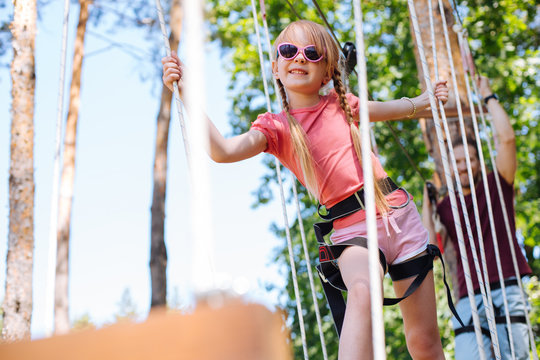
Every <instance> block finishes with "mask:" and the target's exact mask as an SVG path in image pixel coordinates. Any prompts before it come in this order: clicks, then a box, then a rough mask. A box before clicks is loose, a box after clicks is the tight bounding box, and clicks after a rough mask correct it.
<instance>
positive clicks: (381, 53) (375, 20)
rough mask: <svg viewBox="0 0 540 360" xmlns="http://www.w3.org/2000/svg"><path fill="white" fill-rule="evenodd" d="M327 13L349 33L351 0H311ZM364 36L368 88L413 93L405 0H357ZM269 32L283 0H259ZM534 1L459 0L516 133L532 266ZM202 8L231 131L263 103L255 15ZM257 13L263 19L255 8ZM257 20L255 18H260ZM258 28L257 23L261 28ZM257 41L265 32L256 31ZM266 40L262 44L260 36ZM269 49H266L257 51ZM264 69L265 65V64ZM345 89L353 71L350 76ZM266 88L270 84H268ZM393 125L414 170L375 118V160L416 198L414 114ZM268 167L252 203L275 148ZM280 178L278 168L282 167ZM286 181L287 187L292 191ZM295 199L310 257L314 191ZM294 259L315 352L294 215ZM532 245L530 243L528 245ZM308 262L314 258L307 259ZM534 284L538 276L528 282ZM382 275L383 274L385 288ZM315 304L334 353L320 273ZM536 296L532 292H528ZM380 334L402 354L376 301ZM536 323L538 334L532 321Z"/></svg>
mask: <svg viewBox="0 0 540 360" xmlns="http://www.w3.org/2000/svg"><path fill="white" fill-rule="evenodd" d="M291 3H293V4H294V7H295V10H296V12H297V13H298V14H300V15H301V16H302V17H303V18H306V19H310V20H314V21H317V22H319V23H323V22H322V20H320V18H319V16H318V14H317V11H316V10H315V8H314V6H313V5H312V2H310V1H291ZM319 4H320V6H321V8H322V9H323V11H324V13H325V15H326V17H327V18H328V21H329V22H330V23H331V24H332V26H333V28H334V31H335V33H336V36H337V37H338V39H340V40H341V43H344V42H345V41H354V31H353V23H352V19H353V13H352V9H351V4H350V2H333V1H329V0H324V1H319ZM362 6H363V13H364V29H365V34H364V37H365V42H366V46H367V51H366V53H367V54H366V56H367V69H368V83H369V84H368V85H369V90H370V92H371V94H372V97H373V98H374V99H376V100H389V99H393V98H399V97H402V96H408V97H413V96H416V95H418V94H419V92H420V90H419V85H418V80H417V67H416V62H415V58H414V53H413V46H414V45H413V42H412V39H411V33H410V24H409V15H408V12H407V4H406V1H404V0H382V1H369V2H363V4H362ZM266 8H267V19H268V26H269V29H270V38H271V39H273V38H275V37H276V36H277V34H278V33H279V31H280V30H281V29H283V27H285V26H286V25H287V24H288V23H290V22H291V21H294V20H295V19H296V17H295V15H293V12H292V11H291V9H290V8H289V6H288V5H287V3H286V2H284V1H276V0H269V1H266ZM537 11H538V9H537V7H536V5H535V2H534V1H533V0H526V1H520V2H514V1H511V0H505V1H497V2H491V1H485V0H476V1H469V2H461V4H460V12H462V14H463V15H465V17H463V16H462V19H463V20H464V24H465V27H467V29H468V30H469V34H470V38H471V39H474V40H471V47H472V49H473V52H474V55H475V58H476V63H477V66H478V69H479V70H480V71H481V72H482V73H483V74H485V75H486V76H488V77H490V78H491V79H493V82H492V88H493V89H494V91H496V92H497V93H498V94H499V97H500V99H501V102H502V103H503V104H504V105H505V107H506V110H507V111H508V112H509V114H510V115H511V117H512V121H513V125H514V129H515V130H516V137H517V142H518V162H519V164H520V166H519V169H518V174H517V178H516V187H517V189H518V194H517V196H516V201H517V205H516V211H517V217H516V220H517V227H518V229H519V232H520V233H521V235H522V237H523V239H524V243H525V248H526V252H527V256H528V259H529V261H530V264H531V266H532V268H533V271H534V273H535V274H539V273H540V259H538V255H537V257H536V258H535V257H534V256H533V252H534V251H537V252H539V251H540V248H539V244H540V226H539V224H540V215H538V208H539V205H540V203H539V200H538V199H539V198H540V196H539V195H540V194H539V192H540V184H539V180H538V172H539V170H540V141H539V139H538V136H539V135H538V131H537V130H536V129H537V127H538V119H539V118H540V117H539V115H540V109H539V107H538V100H539V99H538V89H539V86H538V85H539V83H540V78H539V75H538V72H537V70H534V69H535V68H536V69H537V68H538V58H539V54H538V42H539V41H540V40H539V39H540V38H539V37H538V26H539V24H540V23H539V21H538V20H537ZM208 18H209V22H210V29H211V38H212V40H216V41H218V42H219V43H220V44H221V46H222V49H223V55H224V57H226V59H227V61H225V63H227V64H228V65H227V70H228V71H230V73H231V74H232V76H231V79H232V80H231V84H230V87H229V89H230V93H231V97H232V99H231V100H232V108H231V112H230V119H231V124H232V125H233V127H234V131H235V133H241V132H244V131H246V130H247V129H249V126H250V124H251V122H252V121H253V120H255V119H256V117H257V115H258V114H260V113H263V112H265V111H266V108H265V104H264V100H263V86H262V76H261V74H260V67H259V66H260V65H259V61H258V54H257V48H256V44H257V41H256V38H255V35H254V33H255V31H254V24H253V18H252V13H251V8H250V4H249V2H238V1H231V0H221V1H217V0H214V1H209V2H208ZM259 21H261V19H260V18H259ZM261 23H262V22H261ZM261 31H263V30H261ZM262 36H263V44H264V43H265V41H264V33H263V35H262ZM263 47H264V45H263ZM265 56H267V55H265ZM266 73H267V75H268V76H267V77H269V75H270V71H269V68H268V67H267V69H266ZM350 82H351V88H352V89H353V92H357V91H355V90H354V89H356V84H357V80H356V78H355V77H354V76H353V77H352V78H351V79H350ZM270 92H271V96H272V98H274V97H273V89H272V87H270ZM273 109H274V111H279V109H280V108H279V100H275V102H274V104H273ZM391 126H392V128H393V129H394V130H395V132H396V133H397V134H398V137H399V142H400V143H401V145H402V146H403V147H404V148H405V149H406V151H407V153H408V155H409V156H410V157H411V158H412V159H413V161H414V162H415V163H416V165H417V166H418V167H419V168H420V172H421V174H422V176H420V175H419V174H418V173H417V172H416V170H415V169H414V167H413V166H412V165H410V163H409V162H408V160H407V158H406V156H405V154H404V152H403V150H402V149H401V147H399V146H398V145H397V143H396V141H395V140H394V137H393V135H392V131H391V130H390V128H389V127H388V126H387V125H385V124H384V123H377V124H374V131H375V134H376V138H377V145H378V148H379V153H380V154H381V160H382V162H383V165H384V167H385V169H386V171H387V172H388V174H389V175H390V176H391V177H392V178H394V179H395V180H396V181H397V182H398V183H400V184H402V185H403V186H404V187H406V188H407V189H408V190H409V192H410V193H412V194H413V195H416V201H417V202H420V201H421V197H420V194H422V189H423V183H424V181H423V179H422V177H425V178H429V177H430V176H431V173H432V171H433V168H434V165H433V164H432V162H431V161H430V159H429V158H428V154H427V152H426V149H425V146H424V144H423V137H422V133H421V129H420V126H419V124H418V122H417V121H402V122H393V123H392V124H391ZM264 162H265V164H266V165H267V167H268V170H267V172H266V173H265V174H263V175H262V178H261V186H260V187H259V189H258V190H257V192H256V193H255V194H254V195H255V196H256V199H257V200H256V202H255V205H254V206H258V205H260V204H265V203H267V202H269V201H270V200H272V198H273V195H272V190H271V187H272V186H273V185H275V183H276V181H277V179H276V177H275V165H274V161H273V158H271V157H268V156H267V157H265V158H264ZM284 178H286V177H285V176H284ZM291 194H292V191H290V192H289V194H287V195H288V196H287V198H288V201H289V202H290V201H292V200H291ZM299 196H300V202H301V209H302V216H303V218H304V227H305V229H306V231H307V234H306V235H307V238H308V239H309V240H308V247H309V254H310V258H311V259H316V258H317V256H318V251H317V246H316V243H315V241H313V240H312V239H314V234H313V230H312V224H313V223H314V222H316V221H317V220H318V219H317V218H316V217H315V211H314V209H315V208H316V207H315V205H316V204H314V203H313V201H312V200H311V199H310V198H309V196H308V195H307V194H306V192H305V189H301V190H300V194H299ZM273 229H274V231H275V233H276V235H277V236H279V237H280V238H282V239H284V238H285V231H284V229H283V228H282V227H281V226H280V225H275V224H274V226H273ZM291 236H292V241H293V253H294V260H295V264H296V268H297V274H298V281H299V288H300V289H299V291H300V294H299V297H300V299H301V303H302V304H303V306H304V308H303V310H302V312H303V317H304V321H305V324H306V334H307V343H308V349H309V350H308V352H309V355H310V356H312V357H313V358H321V355H320V354H321V345H320V342H319V334H318V330H317V323H316V321H315V314H314V311H313V309H314V306H315V305H313V300H312V296H311V292H310V289H309V281H308V279H307V266H309V265H308V264H307V263H306V261H305V260H304V258H303V249H302V245H301V241H300V234H299V230H298V221H295V222H294V224H292V226H291ZM535 249H536V250H535ZM275 261H276V262H277V263H280V264H282V265H283V267H282V268H283V269H284V270H283V271H284V275H288V284H289V285H291V286H288V287H287V288H286V289H285V290H284V292H283V294H282V297H281V300H282V305H283V307H285V308H286V309H287V312H288V314H289V323H291V327H292V337H293V342H294V344H295V358H302V357H303V351H302V345H301V339H300V330H299V325H298V321H297V309H296V302H295V300H294V299H295V294H294V292H293V287H292V284H291V282H292V277H291V276H290V271H289V270H290V265H289V264H288V252H287V246H286V244H285V240H284V243H283V246H282V247H281V248H278V249H276V252H275ZM311 266H313V265H311ZM441 276H442V270H441V269H440V268H438V266H436V267H435V278H436V292H437V299H438V314H439V325H440V333H441V338H442V341H443V347H444V349H445V352H446V355H447V357H449V358H452V357H453V332H452V330H451V326H450V321H449V319H450V313H449V310H448V307H447V305H446V295H445V291H444V288H443V285H442V280H441ZM536 284H537V282H536ZM389 287H390V282H389V280H388V279H385V288H389ZM315 288H316V292H317V294H318V295H317V296H318V306H319V308H320V311H321V315H322V317H323V328H324V329H323V330H324V333H325V339H326V344H327V350H328V355H329V359H336V358H337V346H338V339H337V335H336V333H335V331H334V328H333V323H332V320H331V316H330V314H329V311H328V308H327V306H326V300H325V299H324V296H323V295H322V289H321V286H320V284H319V282H318V281H316V282H315ZM530 294H531V295H532V296H533V298H534V299H537V297H538V286H536V287H534V288H532V289H530ZM534 296H536V297H534ZM532 305H533V307H534V309H535V310H534V311H533V314H536V315H534V316H536V317H535V319H536V323H537V322H538V317H537V316H538V309H539V306H540V304H539V302H538V301H535V302H534V303H533V304H532ZM384 320H385V330H386V344H387V353H388V356H389V358H392V359H410V356H409V355H408V352H407V351H406V344H405V340H404V335H403V330H402V321H401V315H400V313H399V310H398V308H397V307H390V308H386V309H385V311H384ZM535 332H536V334H537V336H538V334H539V329H538V328H536V329H535Z"/></svg>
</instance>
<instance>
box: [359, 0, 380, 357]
mask: <svg viewBox="0 0 540 360" xmlns="http://www.w3.org/2000/svg"><path fill="white" fill-rule="evenodd" d="M353 6H354V24H355V26H354V27H355V32H356V58H357V64H358V96H359V99H360V132H361V134H362V171H363V174H364V191H365V193H364V199H365V202H366V204H365V205H366V223H367V237H368V252H369V287H370V298H371V327H372V341H373V356H374V357H373V358H374V359H375V360H381V359H382V360H384V359H386V353H385V343H384V321H383V316H382V306H383V304H382V296H381V294H382V284H381V278H380V266H381V265H380V262H379V244H378V242H377V227H376V213H375V194H374V188H373V187H374V183H373V167H372V161H371V144H370V139H369V113H368V95H367V70H366V59H365V48H364V30H363V23H362V8H361V6H360V1H359V0H355V1H354V2H353Z"/></svg>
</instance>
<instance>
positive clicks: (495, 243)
mask: <svg viewBox="0 0 540 360" xmlns="http://www.w3.org/2000/svg"><path fill="white" fill-rule="evenodd" d="M458 40H459V43H460V49H461V50H465V47H464V46H466V44H465V42H466V40H465V38H464V34H463V31H460V32H459V33H458ZM468 55H469V54H468V53H465V54H463V53H462V56H463V58H464V61H466V60H467V59H468ZM471 65H472V64H471ZM471 71H473V69H471V68H470V67H469V66H467V68H466V69H465V72H464V74H463V77H464V80H465V85H466V89H467V98H468V101H469V108H470V109H471V118H472V124H473V129H474V136H475V138H476V141H477V144H478V148H477V149H476V151H477V153H478V159H479V161H480V171H481V174H482V182H483V186H484V193H485V197H486V205H487V210H488V217H489V225H490V230H491V240H492V242H493V250H494V252H495V262H496V264H497V273H498V276H499V282H500V286H501V291H502V295H503V303H504V308H505V309H506V312H505V316H506V324H507V326H508V340H509V342H510V353H511V355H512V359H515V358H516V356H515V350H514V337H513V334H512V333H513V331H512V323H511V321H510V309H509V308H508V300H507V297H506V286H505V284H504V275H503V271H502V265H501V257H500V254H499V243H498V240H497V233H496V231H495V220H494V218H493V207H492V205H491V191H490V189H489V186H488V180H487V173H486V167H485V166H486V164H485V161H484V153H483V149H482V140H481V139H480V134H479V132H478V121H477V119H476V112H475V111H474V102H473V98H472V92H471V87H470V81H471V78H470V76H469V72H471ZM472 81H473V82H474V78H473V79H472ZM495 177H498V174H497V173H495ZM472 189H474V186H471V190H472ZM473 196H474V198H473V199H474V200H476V195H473ZM477 229H478V231H481V223H480V222H479V220H477ZM480 245H481V251H482V253H484V249H483V241H480ZM511 245H512V247H513V244H511ZM484 256H485V254H484ZM487 279H488V281H487V282H486V290H487V291H488V294H491V289H490V284H489V278H487ZM490 298H491V296H490ZM490 303H492V300H490Z"/></svg>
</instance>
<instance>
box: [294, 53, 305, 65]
mask: <svg viewBox="0 0 540 360" xmlns="http://www.w3.org/2000/svg"><path fill="white" fill-rule="evenodd" d="M294 62H298V63H301V64H304V63H305V62H306V59H304V54H302V52H301V51H299V52H298V54H297V55H296V57H295V58H294Z"/></svg>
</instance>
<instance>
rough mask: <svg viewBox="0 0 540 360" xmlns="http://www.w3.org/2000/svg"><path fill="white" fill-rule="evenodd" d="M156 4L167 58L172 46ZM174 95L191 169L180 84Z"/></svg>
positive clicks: (175, 88)
mask: <svg viewBox="0 0 540 360" xmlns="http://www.w3.org/2000/svg"><path fill="white" fill-rule="evenodd" d="M155 2H156V11H157V14H158V19H159V26H160V28H161V35H162V37H163V45H164V46H165V51H166V54H167V56H170V55H171V46H170V44H169V36H168V35H167V29H166V27H165V18H164V16H163V8H162V7H161V1H160V0H155ZM173 94H174V100H175V104H176V111H177V112H178V119H179V120H180V129H181V130H182V140H183V142H184V151H185V152H186V158H187V162H188V167H189V168H191V164H190V153H191V152H190V150H189V141H188V136H187V130H186V126H185V122H184V116H183V114H182V101H181V100H180V91H179V90H178V83H177V82H176V81H175V82H174V83H173Z"/></svg>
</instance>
